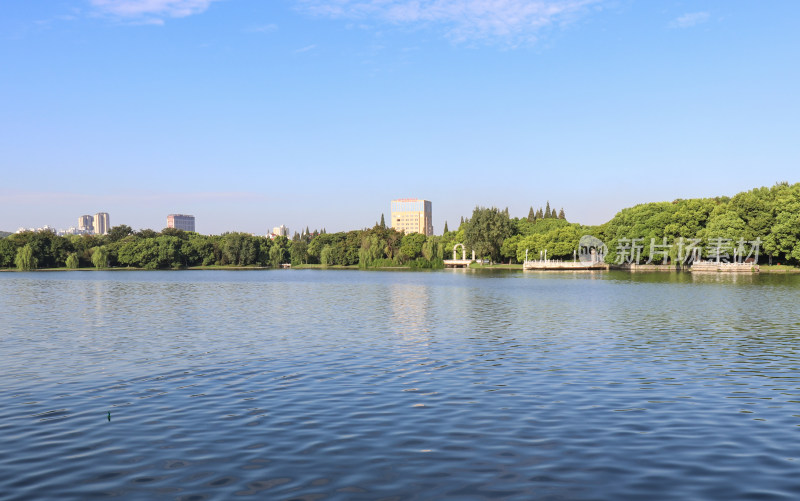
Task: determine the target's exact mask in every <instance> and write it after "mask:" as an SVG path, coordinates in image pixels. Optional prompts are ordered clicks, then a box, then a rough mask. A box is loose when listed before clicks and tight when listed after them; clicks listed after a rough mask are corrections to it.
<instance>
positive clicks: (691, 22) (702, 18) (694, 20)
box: [669, 12, 709, 28]
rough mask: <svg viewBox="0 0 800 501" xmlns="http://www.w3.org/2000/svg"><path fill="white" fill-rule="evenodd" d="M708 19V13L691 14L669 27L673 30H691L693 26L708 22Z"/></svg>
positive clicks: (680, 18)
mask: <svg viewBox="0 0 800 501" xmlns="http://www.w3.org/2000/svg"><path fill="white" fill-rule="evenodd" d="M708 18H709V13H708V12H689V13H688V14H684V15H682V16H681V17H679V18H677V19H675V20H674V21H672V22H671V23H670V24H669V25H670V27H672V28H691V27H692V26H697V25H698V24H703V23H704V22H706V21H708Z"/></svg>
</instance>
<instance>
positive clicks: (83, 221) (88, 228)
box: [78, 215, 94, 235]
mask: <svg viewBox="0 0 800 501" xmlns="http://www.w3.org/2000/svg"><path fill="white" fill-rule="evenodd" d="M78 231H80V232H81V233H87V234H89V235H91V234H92V233H94V218H93V217H92V216H90V215H86V216H81V217H79V218H78Z"/></svg>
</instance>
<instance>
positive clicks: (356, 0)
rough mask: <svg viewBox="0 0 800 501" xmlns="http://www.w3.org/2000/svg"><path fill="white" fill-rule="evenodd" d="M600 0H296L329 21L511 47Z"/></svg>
mask: <svg viewBox="0 0 800 501" xmlns="http://www.w3.org/2000/svg"><path fill="white" fill-rule="evenodd" d="M604 1H605V0H298V2H299V3H300V5H301V6H302V7H303V8H305V9H307V10H308V11H310V12H313V13H315V14H318V15H323V16H328V17H333V18H351V19H362V20H378V21H383V22H389V23H394V24H429V25H441V26H442V27H443V29H444V31H445V33H446V34H447V36H448V37H450V38H452V39H454V40H456V41H466V40H474V39H495V40H502V41H505V42H510V43H512V44H517V43H524V42H531V41H534V40H536V38H537V36H538V33H539V32H540V31H541V30H542V29H544V28H546V27H549V26H553V25H556V26H560V25H564V24H567V23H569V22H571V21H573V20H574V19H575V18H576V17H577V16H579V15H581V14H584V13H585V12H586V11H587V10H588V9H589V8H590V7H591V6H598V5H600V4H601V3H603V2H604Z"/></svg>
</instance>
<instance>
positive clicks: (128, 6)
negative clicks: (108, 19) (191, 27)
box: [89, 0, 217, 24]
mask: <svg viewBox="0 0 800 501" xmlns="http://www.w3.org/2000/svg"><path fill="white" fill-rule="evenodd" d="M89 1H90V2H91V4H92V5H93V6H94V7H95V8H97V9H98V10H100V11H101V12H103V13H105V14H110V15H113V16H117V17H120V18H124V19H131V20H144V21H146V22H148V23H150V24H161V22H163V19H164V18H171V17H186V16H191V15H193V14H199V13H201V12H203V11H205V10H206V9H207V8H208V6H209V5H211V3H212V2H215V1H217V0H89Z"/></svg>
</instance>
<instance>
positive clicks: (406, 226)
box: [392, 198, 433, 236]
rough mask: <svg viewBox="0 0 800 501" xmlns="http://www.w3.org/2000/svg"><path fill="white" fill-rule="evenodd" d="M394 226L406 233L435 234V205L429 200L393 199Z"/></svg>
mask: <svg viewBox="0 0 800 501" xmlns="http://www.w3.org/2000/svg"><path fill="white" fill-rule="evenodd" d="M392 228H394V229H395V230H398V231H404V232H406V233H422V234H423V235H425V236H431V235H433V207H432V204H431V202H430V201H429V200H420V199H418V198H400V199H398V200H392Z"/></svg>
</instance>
